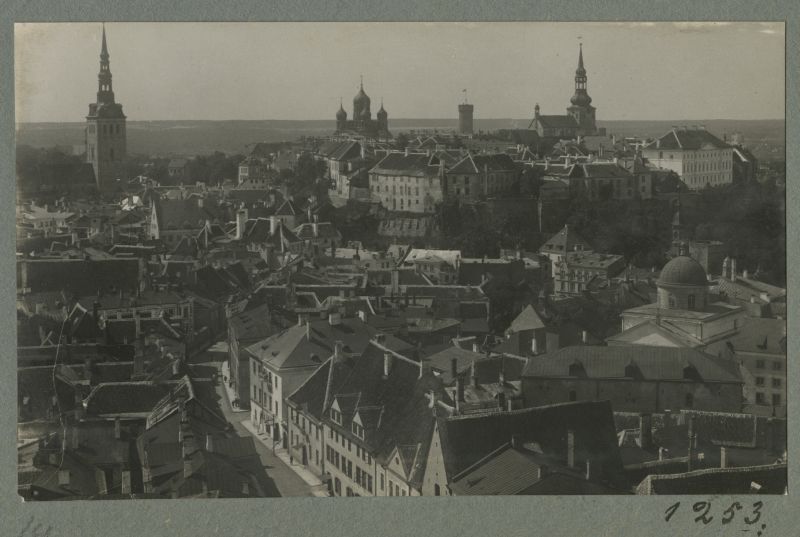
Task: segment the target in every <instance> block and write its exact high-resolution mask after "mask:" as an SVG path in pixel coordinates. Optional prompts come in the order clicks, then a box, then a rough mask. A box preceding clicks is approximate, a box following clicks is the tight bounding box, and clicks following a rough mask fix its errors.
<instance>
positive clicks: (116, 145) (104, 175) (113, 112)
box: [86, 26, 126, 191]
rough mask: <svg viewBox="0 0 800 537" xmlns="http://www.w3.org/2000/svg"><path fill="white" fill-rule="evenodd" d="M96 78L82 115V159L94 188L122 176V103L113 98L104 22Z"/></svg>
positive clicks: (110, 184) (102, 187)
mask: <svg viewBox="0 0 800 537" xmlns="http://www.w3.org/2000/svg"><path fill="white" fill-rule="evenodd" d="M97 79H98V87H97V101H96V102H94V103H92V104H90V105H89V115H87V116H86V162H88V163H90V164H91V165H92V168H93V169H94V177H95V182H96V184H97V188H98V189H99V190H101V191H108V190H111V189H113V188H114V187H115V185H116V182H117V180H118V179H122V177H120V173H121V171H122V163H123V161H124V159H125V157H126V133H125V114H123V113H122V105H121V104H119V103H117V102H115V101H114V90H113V88H112V85H111V65H110V62H109V54H108V46H107V44H106V29H105V26H103V43H102V46H101V49H100V72H99V73H98V75H97Z"/></svg>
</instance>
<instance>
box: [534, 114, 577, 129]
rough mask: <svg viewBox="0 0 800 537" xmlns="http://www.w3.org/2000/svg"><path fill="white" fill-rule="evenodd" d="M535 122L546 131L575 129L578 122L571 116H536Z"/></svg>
mask: <svg viewBox="0 0 800 537" xmlns="http://www.w3.org/2000/svg"><path fill="white" fill-rule="evenodd" d="M536 120H537V121H538V122H539V123H540V124H541V125H542V127H544V128H546V129H577V128H578V122H577V121H575V118H574V117H572V116H543V115H539V116H536Z"/></svg>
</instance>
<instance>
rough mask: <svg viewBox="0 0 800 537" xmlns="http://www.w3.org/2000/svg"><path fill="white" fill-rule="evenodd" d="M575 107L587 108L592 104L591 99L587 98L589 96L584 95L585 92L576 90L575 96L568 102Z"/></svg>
mask: <svg viewBox="0 0 800 537" xmlns="http://www.w3.org/2000/svg"><path fill="white" fill-rule="evenodd" d="M569 102H571V103H572V104H574V105H575V106H589V105H590V104H592V98H591V97H589V94H587V93H586V90H583V91H581V90H578V91H576V92H575V95H573V96H572V98H571V99H570V100H569Z"/></svg>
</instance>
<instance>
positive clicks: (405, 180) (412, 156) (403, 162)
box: [369, 151, 446, 213]
mask: <svg viewBox="0 0 800 537" xmlns="http://www.w3.org/2000/svg"><path fill="white" fill-rule="evenodd" d="M445 181H446V179H445V161H444V159H442V158H440V157H439V156H438V155H436V154H435V153H434V154H432V155H429V154H427V153H409V152H408V151H406V152H405V153H389V154H388V155H386V156H385V157H384V158H383V159H381V160H380V161H379V162H378V164H376V165H375V166H374V167H373V168H372V169H370V171H369V190H370V193H371V195H372V198H373V199H375V200H378V201H380V203H381V205H383V206H384V207H385V208H387V209H389V210H390V211H403V212H410V213H432V212H434V211H435V209H436V205H437V204H439V203H440V202H441V201H442V200H443V199H444V184H445Z"/></svg>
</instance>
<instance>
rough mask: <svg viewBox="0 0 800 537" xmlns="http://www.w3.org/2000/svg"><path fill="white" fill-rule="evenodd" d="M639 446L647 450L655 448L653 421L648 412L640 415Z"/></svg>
mask: <svg viewBox="0 0 800 537" xmlns="http://www.w3.org/2000/svg"><path fill="white" fill-rule="evenodd" d="M639 446H640V447H641V448H642V449H646V450H647V449H650V448H652V447H653V421H652V416H651V415H650V414H648V413H646V412H643V413H641V414H639Z"/></svg>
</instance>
